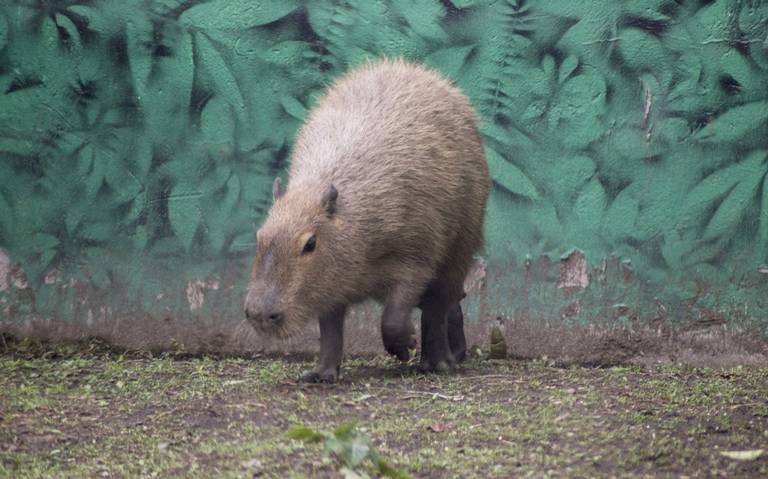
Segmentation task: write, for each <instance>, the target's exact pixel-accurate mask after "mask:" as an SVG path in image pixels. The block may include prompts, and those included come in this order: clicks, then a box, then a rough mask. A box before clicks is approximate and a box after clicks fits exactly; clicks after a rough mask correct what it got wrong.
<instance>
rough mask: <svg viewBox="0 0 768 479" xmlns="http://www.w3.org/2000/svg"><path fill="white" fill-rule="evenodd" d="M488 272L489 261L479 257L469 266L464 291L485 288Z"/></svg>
mask: <svg viewBox="0 0 768 479" xmlns="http://www.w3.org/2000/svg"><path fill="white" fill-rule="evenodd" d="M487 274H488V263H486V262H485V260H483V259H481V258H478V259H476V260H475V261H474V262H473V263H472V266H471V267H470V268H469V272H468V273H467V277H466V279H465V280H464V292H465V293H474V292H478V291H482V290H483V289H485V280H486V276H487Z"/></svg>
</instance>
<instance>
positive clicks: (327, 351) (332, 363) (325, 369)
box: [299, 307, 346, 383]
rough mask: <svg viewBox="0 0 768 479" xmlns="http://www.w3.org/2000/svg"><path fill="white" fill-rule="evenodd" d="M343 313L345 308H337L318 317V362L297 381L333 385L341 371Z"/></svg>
mask: <svg viewBox="0 0 768 479" xmlns="http://www.w3.org/2000/svg"><path fill="white" fill-rule="evenodd" d="M344 313H346V308H344V307H337V308H334V309H333V310H332V311H331V312H330V313H328V314H325V315H322V316H320V360H319V361H318V362H317V365H316V366H315V367H314V368H313V369H311V370H309V371H306V372H304V374H302V375H301V377H300V378H299V381H302V382H307V383H334V382H336V380H337V379H338V378H339V373H340V371H341V357H342V352H343V350H344Z"/></svg>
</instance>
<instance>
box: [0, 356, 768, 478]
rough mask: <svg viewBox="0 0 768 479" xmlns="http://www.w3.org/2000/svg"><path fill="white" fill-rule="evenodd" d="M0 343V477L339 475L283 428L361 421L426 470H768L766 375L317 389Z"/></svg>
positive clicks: (620, 371)
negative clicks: (741, 455) (743, 455)
mask: <svg viewBox="0 0 768 479" xmlns="http://www.w3.org/2000/svg"><path fill="white" fill-rule="evenodd" d="M4 351H5V352H4V354H3V355H0V477H14V478H26V477H30V478H31V477H35V478H37V477H57V478H66V477H195V478H197V477H248V478H251V477H275V478H278V477H279V478H286V477H313V478H314V477H342V475H341V473H340V472H339V468H340V463H339V460H338V458H336V457H335V456H333V455H330V456H329V455H327V454H326V452H325V451H324V449H323V447H322V445H320V444H307V443H304V442H301V441H297V440H294V439H289V438H288V437H287V436H286V431H288V429H289V428H291V427H292V426H296V425H305V426H309V427H311V428H313V429H319V430H332V429H333V428H335V427H337V426H339V425H340V424H342V423H345V422H348V421H350V420H355V421H357V429H358V430H360V431H362V432H364V433H365V434H367V435H368V436H370V438H371V442H372V444H373V445H374V446H375V447H376V448H377V450H378V452H379V453H380V454H381V455H382V457H384V458H385V459H386V460H387V461H389V462H390V463H391V464H393V465H394V466H395V467H397V468H398V469H399V470H401V471H403V472H406V473H408V474H410V475H411V476H413V477H418V478H422V477H423V478H427V477H428V478H433V477H434V478H454V477H464V478H473V477H477V478H491V477H494V478H495V477H685V476H688V477H768V368H759V367H735V368H693V367H682V366H675V365H667V366H653V367H651V366H613V367H602V368H590V367H584V366H578V365H568V366H563V365H555V364H553V363H551V362H548V361H546V360H526V361H522V360H493V361H491V360H485V359H481V358H473V359H470V360H469V361H467V362H466V363H465V364H464V365H463V366H462V367H461V368H460V370H459V371H458V372H457V373H456V374H452V375H422V374H419V373H417V372H415V368H414V366H413V365H412V364H405V365H403V364H399V363H397V362H395V361H394V360H391V359H389V358H386V357H383V356H370V357H356V358H352V359H349V358H348V359H347V360H346V361H345V364H344V371H343V377H342V380H341V382H340V383H339V384H336V385H318V386H312V385H300V384H297V383H296V382H295V378H296V377H297V376H298V375H299V373H300V372H301V371H302V370H303V369H305V368H307V367H309V366H310V364H311V358H309V357H306V356H303V357H302V356H269V357H261V356H254V357H249V358H242V357H240V358H237V357H234V358H233V357H230V358H226V357H219V358H214V357H182V356H174V355H160V356H151V355H149V354H145V355H136V354H133V355H130V354H118V353H115V352H113V351H109V350H104V348H102V347H101V346H99V345H98V344H96V345H83V344H80V345H77V346H75V347H64V346H58V347H55V348H49V349H47V350H41V349H39V348H25V347H24V345H23V344H16V345H11V346H6V347H5V348H4ZM759 449H763V450H766V453H763V454H762V455H760V456H759V457H756V458H755V457H754V456H755V455H756V454H753V455H752V457H748V458H747V460H737V459H732V458H729V457H726V455H723V454H722V453H723V452H724V451H754V450H759ZM347 474H348V476H347V477H366V475H367V476H375V475H376V470H375V469H374V468H373V467H372V466H371V465H366V466H362V467H361V468H359V469H358V470H357V471H356V472H355V474H357V476H353V475H351V474H352V473H350V472H348V473H347Z"/></svg>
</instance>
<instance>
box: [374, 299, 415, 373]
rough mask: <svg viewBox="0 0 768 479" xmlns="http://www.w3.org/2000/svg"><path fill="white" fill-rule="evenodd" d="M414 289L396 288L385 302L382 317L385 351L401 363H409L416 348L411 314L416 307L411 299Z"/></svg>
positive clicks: (382, 337) (382, 336)
mask: <svg viewBox="0 0 768 479" xmlns="http://www.w3.org/2000/svg"><path fill="white" fill-rule="evenodd" d="M411 289H412V288H409V287H408V286H405V285H403V286H401V287H398V288H394V289H393V290H392V291H391V292H390V293H389V294H388V295H387V299H386V301H385V302H384V311H383V312H382V315H381V339H382V341H383V342H384V349H386V350H387V352H388V353H389V354H391V355H393V356H395V357H397V358H398V359H399V360H401V361H408V359H410V357H411V351H410V350H411V349H415V348H416V331H415V330H414V328H413V323H412V322H411V312H412V311H413V308H414V307H415V306H416V305H415V304H414V303H415V301H414V300H413V299H411V296H412V293H411V292H410V290H411Z"/></svg>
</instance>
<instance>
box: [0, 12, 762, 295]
mask: <svg viewBox="0 0 768 479" xmlns="http://www.w3.org/2000/svg"><path fill="white" fill-rule="evenodd" d="M641 4H642V5H641ZM596 11H599V12H600V15H594V14H593V13H594V12H596ZM766 38H768V3H766V2H760V1H749V0H747V1H743V0H714V1H711V2H701V1H696V0H677V1H673V2H670V1H650V2H634V3H633V2H604V1H598V0H551V1H546V2H534V1H530V0H528V1H526V0H461V1H459V0H452V1H437V0H418V1H411V0H373V1H370V0H313V1H311V2H310V1H306V2H301V1H298V0H291V1H286V0H264V1H258V2H252V1H246V0H231V1H230V0H189V1H183V2H182V1H166V0H141V1H139V0H127V1H124V2H116V1H108V0H63V1H58V2H51V1H48V0H7V1H4V2H2V5H0V247H2V248H3V250H4V251H6V252H7V254H8V255H9V256H10V257H11V259H12V261H13V262H14V263H15V264H20V265H21V266H22V267H23V268H24V270H25V271H26V273H27V275H28V277H29V280H30V282H31V283H33V284H36V285H40V284H42V283H43V282H44V278H45V276H46V274H48V273H50V271H52V270H56V271H61V272H63V273H64V274H65V275H71V276H73V277H74V276H77V277H80V278H81V281H83V282H84V283H86V284H89V285H90V287H93V288H96V289H103V288H108V287H111V286H114V285H115V284H119V285H125V287H126V288H128V289H129V290H130V289H131V288H134V289H135V290H136V298H140V301H142V302H143V303H142V304H144V305H145V307H146V305H147V304H149V303H151V301H152V299H151V298H152V296H153V295H152V294H150V293H149V292H147V291H144V290H143V289H142V285H147V288H148V289H151V288H156V287H159V286H158V285H157V284H156V283H158V282H160V283H163V284H165V285H167V286H168V288H171V289H174V288H175V289H176V290H182V289H183V284H184V282H185V281H186V280H187V279H189V278H193V277H199V276H200V275H201V274H215V275H219V276H221V275H226V274H229V275H230V276H229V281H231V282H232V283H234V284H238V285H240V284H242V282H243V281H244V279H245V276H246V273H247V261H248V259H249V258H250V257H251V255H252V254H253V251H252V248H253V243H254V239H253V232H254V229H255V227H256V226H257V225H258V224H259V222H260V221H261V220H262V219H263V217H264V215H265V214H266V212H267V210H268V207H269V205H270V202H271V197H270V184H271V181H272V179H273V178H274V176H275V175H277V174H280V173H281V172H282V171H284V169H285V167H286V165H287V161H288V158H289V155H290V149H291V145H292V142H293V138H294V135H295V133H296V131H297V129H298V128H299V126H300V124H301V121H302V120H303V119H304V118H305V117H306V115H307V112H308V111H309V109H311V107H312V105H313V103H314V101H315V100H316V99H317V96H318V95H319V94H320V93H321V92H322V90H323V88H324V87H325V86H326V85H327V84H328V83H329V82H330V81H331V80H332V79H333V78H335V77H338V76H339V75H341V74H342V73H343V72H344V71H346V70H347V69H348V68H350V67H352V66H354V65H357V64H359V63H360V62H362V61H364V60H365V59H366V58H373V57H377V56H382V55H398V56H404V57H407V58H410V59H412V60H415V61H423V62H425V63H426V64H428V65H430V66H432V67H434V68H437V69H439V70H441V71H442V72H443V73H444V74H445V75H446V76H448V77H450V78H451V80H453V81H454V82H455V83H456V84H457V85H459V86H460V87H461V88H462V89H463V90H464V91H465V92H466V93H467V94H468V96H469V97H470V99H471V101H472V103H473V104H474V105H475V107H476V108H477V110H478V114H479V117H480V123H481V130H482V133H483V135H484V139H485V143H486V152H487V157H488V161H489V165H490V169H491V172H492V175H493V180H494V189H493V192H492V197H491V200H490V202H489V206H488V216H487V221H486V223H487V247H486V254H487V255H488V256H489V257H490V258H492V259H493V258H512V259H513V260H515V261H518V262H519V261H522V260H523V259H524V258H525V257H526V256H527V255H531V254H548V255H550V256H552V257H554V258H557V257H559V256H560V255H561V254H563V253H564V252H567V251H570V250H571V248H573V247H578V248H580V249H581V250H583V251H584V252H585V254H586V255H587V257H588V258H589V259H590V261H598V260H599V259H600V258H603V257H607V256H610V255H612V254H617V255H619V256H621V257H622V258H623V259H625V260H628V261H631V262H632V263H633V264H634V265H636V270H637V273H638V274H639V276H640V277H641V278H644V279H646V280H648V281H657V280H659V278H660V276H659V274H658V272H659V271H662V272H665V275H666V276H665V278H666V279H669V278H671V277H674V276H675V275H678V274H682V273H683V272H685V271H688V270H691V271H693V270H696V271H703V270H705V269H707V268H711V269H712V270H715V271H717V269H719V268H720V269H722V268H723V267H727V268H730V269H731V270H734V271H736V270H738V269H739V268H741V269H749V270H751V269H754V268H755V266H756V265H757V264H759V263H764V262H765V261H768V249H767V248H768V189H767V188H768V175H766V172H767V171H768V160H766V150H768V43H766V41H765V39H766ZM447 134H450V132H447ZM702 268H703V269H702ZM226 271H229V272H228V273H227V272H226ZM78 275H79V276H78ZM158 278H165V279H158ZM166 279H167V281H166ZM41 297H47V298H48V301H57V300H61V299H60V298H58V299H57V298H55V297H54V296H51V295H48V296H43V295H41ZM147 298H149V299H147ZM137 301H139V299H137ZM148 302H149V303H148ZM38 306H40V307H44V306H45V305H43V304H41V305H38Z"/></svg>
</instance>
